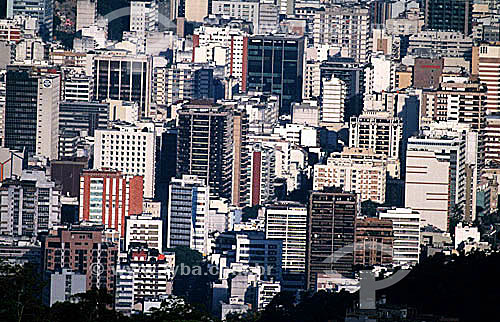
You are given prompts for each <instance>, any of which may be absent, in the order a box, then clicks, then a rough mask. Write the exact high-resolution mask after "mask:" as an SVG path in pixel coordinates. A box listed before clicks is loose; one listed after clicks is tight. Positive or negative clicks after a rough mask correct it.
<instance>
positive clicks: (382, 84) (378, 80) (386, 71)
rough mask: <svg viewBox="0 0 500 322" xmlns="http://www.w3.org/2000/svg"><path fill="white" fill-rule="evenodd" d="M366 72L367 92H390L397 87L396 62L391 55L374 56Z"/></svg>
mask: <svg viewBox="0 0 500 322" xmlns="http://www.w3.org/2000/svg"><path fill="white" fill-rule="evenodd" d="M365 73H366V74H365V83H366V85H365V88H366V89H365V93H366V94H371V93H382V92H388V91H391V90H393V89H394V88H395V87H396V83H395V82H396V64H395V63H394V62H393V60H392V59H391V57H390V56H385V55H378V56H372V57H371V66H370V67H367V68H366V69H365Z"/></svg>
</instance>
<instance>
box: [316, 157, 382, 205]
mask: <svg viewBox="0 0 500 322" xmlns="http://www.w3.org/2000/svg"><path fill="white" fill-rule="evenodd" d="M386 180H387V157H386V156H385V155H383V154H376V153H375V152H373V150H368V149H360V148H344V150H343V151H342V152H334V153H332V154H331V155H330V157H329V158H328V160H327V164H326V165H323V164H315V165H314V179H313V190H322V189H324V188H327V187H343V188H344V190H345V191H350V192H353V193H357V194H359V197H360V199H361V201H364V200H371V201H374V202H378V203H384V202H385V190H386Z"/></svg>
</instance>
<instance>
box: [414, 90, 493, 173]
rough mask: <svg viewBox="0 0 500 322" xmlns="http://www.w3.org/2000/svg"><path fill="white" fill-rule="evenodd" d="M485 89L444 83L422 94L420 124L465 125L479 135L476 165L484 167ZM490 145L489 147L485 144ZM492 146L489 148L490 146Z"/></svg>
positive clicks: (485, 136)
mask: <svg viewBox="0 0 500 322" xmlns="http://www.w3.org/2000/svg"><path fill="white" fill-rule="evenodd" d="M486 100H487V96H486V88H485V86H484V85H481V84H479V83H471V82H468V81H467V82H463V83H462V82H443V83H441V85H440V86H439V88H438V89H437V90H426V91H424V92H423V96H422V103H421V105H420V115H421V116H420V117H421V122H422V123H424V122H452V123H453V122H455V123H461V124H468V125H470V128H471V129H472V130H474V131H476V132H477V133H478V142H477V145H478V146H477V153H478V155H477V164H478V168H479V169H482V168H483V167H484V164H485V144H486V141H487V135H486V129H487V128H486V120H487V119H486ZM488 142H489V145H490V143H492V141H491V140H488ZM490 146H491V145H490Z"/></svg>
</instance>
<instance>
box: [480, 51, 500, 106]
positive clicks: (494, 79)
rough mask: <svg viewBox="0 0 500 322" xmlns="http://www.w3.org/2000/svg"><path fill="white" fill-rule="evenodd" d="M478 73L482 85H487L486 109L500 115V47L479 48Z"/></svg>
mask: <svg viewBox="0 0 500 322" xmlns="http://www.w3.org/2000/svg"><path fill="white" fill-rule="evenodd" d="M478 64H479V66H478V73H479V80H480V81H481V83H483V84H485V85H486V109H487V110H488V112H490V113H492V114H499V113H500V45H483V46H481V47H479V61H478Z"/></svg>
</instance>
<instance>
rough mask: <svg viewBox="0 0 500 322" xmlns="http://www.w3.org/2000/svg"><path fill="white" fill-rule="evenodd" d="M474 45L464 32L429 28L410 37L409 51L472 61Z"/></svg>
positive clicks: (419, 54)
mask: <svg viewBox="0 0 500 322" xmlns="http://www.w3.org/2000/svg"><path fill="white" fill-rule="evenodd" d="M472 45H473V40H472V37H468V36H464V34H463V33H460V32H456V31H434V30H427V31H420V32H419V33H417V34H414V35H411V36H410V37H409V40H408V49H407V51H408V54H413V55H414V56H417V57H419V56H420V57H431V58H432V57H436V58H437V57H439V58H441V57H453V58H465V60H468V61H470V60H471V58H472ZM438 81H439V80H438Z"/></svg>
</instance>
